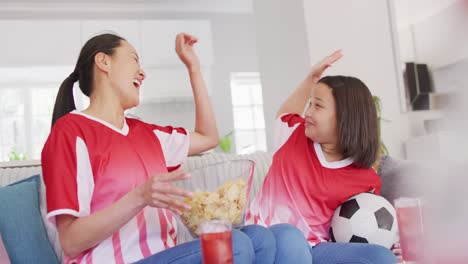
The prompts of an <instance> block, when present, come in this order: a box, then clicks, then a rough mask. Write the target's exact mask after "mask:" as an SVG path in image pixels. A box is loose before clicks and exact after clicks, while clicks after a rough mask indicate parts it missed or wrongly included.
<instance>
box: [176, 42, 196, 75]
mask: <svg viewBox="0 0 468 264" xmlns="http://www.w3.org/2000/svg"><path fill="white" fill-rule="evenodd" d="M197 41H198V39H197V38H196V37H194V36H192V35H189V34H187V33H179V34H177V36H176V40H175V50H176V53H177V55H178V56H179V58H180V60H181V61H182V62H183V63H184V64H185V66H186V67H187V69H188V70H189V71H190V72H194V71H198V70H200V60H199V59H198V56H197V54H196V53H195V50H194V48H193V45H194V44H195V43H197Z"/></svg>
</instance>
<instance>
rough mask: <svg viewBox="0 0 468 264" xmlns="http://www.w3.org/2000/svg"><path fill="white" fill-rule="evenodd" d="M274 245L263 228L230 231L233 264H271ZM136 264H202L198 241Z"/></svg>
mask: <svg viewBox="0 0 468 264" xmlns="http://www.w3.org/2000/svg"><path fill="white" fill-rule="evenodd" d="M275 253H276V245H275V237H274V236H273V233H272V232H271V231H270V230H268V229H267V228H265V227H262V226H258V225H248V226H245V227H243V228H242V229H241V230H240V231H239V230H232V254H233V256H234V263H239V264H246V263H273V262H274V259H275ZM136 263H137V264H166V263H171V264H182V263H190V264H191V263H202V255H201V247H200V240H198V239H197V240H193V241H190V242H187V243H183V244H180V245H177V246H175V247H172V248H169V249H167V250H164V251H161V252H159V253H156V254H154V255H152V256H150V257H148V258H145V259H143V260H140V261H138V262H136Z"/></svg>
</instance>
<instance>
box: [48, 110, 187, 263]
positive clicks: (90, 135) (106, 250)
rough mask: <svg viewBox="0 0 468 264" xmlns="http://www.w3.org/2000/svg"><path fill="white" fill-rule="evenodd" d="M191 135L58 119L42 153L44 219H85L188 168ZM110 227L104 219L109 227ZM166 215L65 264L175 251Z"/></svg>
mask: <svg viewBox="0 0 468 264" xmlns="http://www.w3.org/2000/svg"><path fill="white" fill-rule="evenodd" d="M188 149H189V135H188V134H187V131H186V130H185V129H183V128H173V127H170V126H167V127H161V126H157V125H151V124H147V123H144V122H142V121H139V120H136V119H132V118H126V119H125V122H124V126H123V128H122V129H118V128H116V127H115V126H113V125H111V124H109V123H107V122H105V121H102V120H99V119H97V118H95V117H92V116H89V115H86V114H84V113H81V112H77V111H74V112H72V113H70V114H67V115H65V116H63V117H62V118H60V119H59V120H58V121H57V122H56V123H55V125H54V126H53V128H52V131H51V133H50V135H49V137H48V139H47V141H46V144H45V146H44V149H43V150H42V171H43V177H44V182H45V185H46V196H47V212H48V214H47V217H48V218H49V220H51V221H53V222H54V221H55V216H57V215H62V214H67V215H73V216H76V217H84V216H88V215H90V214H93V213H95V212H97V211H99V210H101V209H103V208H106V207H109V206H110V205H111V204H113V203H115V202H116V201H117V200H119V199H120V198H122V196H124V195H125V194H127V193H128V192H129V191H131V190H132V189H134V188H135V187H137V186H138V185H140V184H142V183H144V182H145V181H146V179H148V177H149V176H152V175H157V174H161V173H166V172H168V170H171V168H174V167H177V166H178V165H180V164H181V163H182V162H184V161H185V159H186V157H187V155H188ZM110 221H113V220H112V219H109V222H110ZM176 236H177V223H176V220H175V218H174V217H173V215H172V214H171V212H170V211H168V210H165V209H157V208H152V207H145V208H144V209H143V210H142V211H141V212H140V213H138V214H137V215H136V216H135V217H134V218H133V219H131V220H130V221H129V222H128V223H126V224H125V225H124V226H123V227H122V228H120V230H118V231H117V232H115V233H114V234H113V235H112V236H111V237H108V238H107V239H105V240H104V241H102V242H101V243H100V244H98V245H97V246H95V247H94V248H92V249H89V250H88V251H86V252H83V254H81V255H80V256H79V257H77V258H74V259H70V258H68V257H66V256H65V262H66V263H75V262H76V263H131V262H135V261H138V260H140V259H143V258H145V257H148V256H150V255H152V254H155V253H157V252H159V251H161V250H164V249H167V248H169V247H172V246H174V245H175V244H176V242H177V241H176Z"/></svg>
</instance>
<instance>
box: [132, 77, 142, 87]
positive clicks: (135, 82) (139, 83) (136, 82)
mask: <svg viewBox="0 0 468 264" xmlns="http://www.w3.org/2000/svg"><path fill="white" fill-rule="evenodd" d="M133 85H134V86H135V88H140V86H141V82H140V81H139V80H137V79H135V80H133Z"/></svg>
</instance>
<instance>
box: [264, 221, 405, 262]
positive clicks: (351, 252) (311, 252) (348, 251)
mask: <svg viewBox="0 0 468 264" xmlns="http://www.w3.org/2000/svg"><path fill="white" fill-rule="evenodd" d="M269 229H270V231H272V232H273V234H274V236H275V240H276V247H277V251H276V256H275V263H294V264H302V263H304V264H311V263H312V264H373V263H375V264H395V263H397V259H396V257H395V255H394V254H393V253H392V251H390V250H389V249H387V248H385V247H382V246H378V245H371V244H361V243H320V244H318V245H317V246H315V247H310V246H309V244H308V243H307V241H306V239H305V237H304V235H303V234H302V233H301V232H300V231H299V230H298V229H296V228H295V227H293V226H291V225H288V224H278V225H273V226H271V227H270V228H269Z"/></svg>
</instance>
